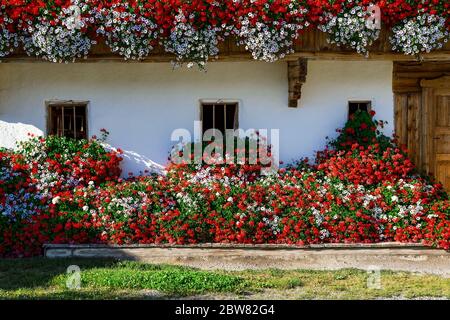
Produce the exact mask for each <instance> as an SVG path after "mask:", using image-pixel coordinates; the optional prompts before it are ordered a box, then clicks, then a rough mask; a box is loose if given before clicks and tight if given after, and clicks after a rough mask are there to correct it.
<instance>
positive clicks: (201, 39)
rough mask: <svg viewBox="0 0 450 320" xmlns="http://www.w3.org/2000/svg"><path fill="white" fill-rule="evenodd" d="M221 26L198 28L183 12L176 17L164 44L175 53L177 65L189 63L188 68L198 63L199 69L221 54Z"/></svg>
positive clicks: (168, 50)
mask: <svg viewBox="0 0 450 320" xmlns="http://www.w3.org/2000/svg"><path fill="white" fill-rule="evenodd" d="M219 31H221V28H215V27H211V26H208V27H206V28H205V29H201V30H197V29H195V28H194V27H193V26H192V25H191V24H190V23H188V22H187V19H186V16H185V15H184V13H183V12H181V11H180V12H179V14H178V15H177V16H176V17H175V27H174V28H173V30H172V32H171V34H170V36H169V38H167V39H164V41H163V45H164V48H165V49H166V51H167V52H171V53H174V54H175V55H176V57H177V61H176V62H174V65H175V66H177V67H178V66H181V65H182V64H183V63H185V62H186V63H187V67H188V68H192V67H193V66H194V64H197V66H198V67H199V69H201V70H203V69H205V66H206V63H207V61H208V59H209V57H217V55H218V54H219V48H218V44H219V36H218V32H219Z"/></svg>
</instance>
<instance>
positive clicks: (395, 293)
mask: <svg viewBox="0 0 450 320" xmlns="http://www.w3.org/2000/svg"><path fill="white" fill-rule="evenodd" d="M70 265H77V266H79V267H80V269H81V286H80V288H79V289H68V288H67V286H66V283H67V280H68V277H69V276H68V274H67V273H66V271H67V267H68V266H70ZM368 276H369V275H368V273H367V272H365V271H361V270H350V269H348V270H339V271H310V270H294V271H285V270H275V269H271V270H261V271H236V272H227V271H214V272H213V271H202V270H198V269H192V268H185V267H175V266H167V265H166V266H162V265H151V264H144V263H138V262H130V261H127V262H119V261H114V260H105V259H102V260H99V259H58V260H50V259H44V258H33V259H20V260H0V299H168V298H206V299H236V298H238V299H376V298H447V299H450V279H448V278H447V279H446V278H442V277H439V276H431V275H417V274H410V273H405V272H390V271H382V272H381V283H380V284H381V288H378V289H375V288H372V289H369V288H368V287H367V279H368Z"/></svg>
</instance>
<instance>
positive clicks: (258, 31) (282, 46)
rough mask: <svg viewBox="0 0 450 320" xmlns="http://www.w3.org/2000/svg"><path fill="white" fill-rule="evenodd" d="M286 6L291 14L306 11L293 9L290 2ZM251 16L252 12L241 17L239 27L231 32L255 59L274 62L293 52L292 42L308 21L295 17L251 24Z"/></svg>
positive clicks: (238, 43) (304, 11)
mask: <svg viewBox="0 0 450 320" xmlns="http://www.w3.org/2000/svg"><path fill="white" fill-rule="evenodd" d="M288 7H289V9H290V10H291V12H290V13H291V14H292V15H298V14H306V13H307V12H308V10H307V9H303V8H300V9H294V6H293V4H292V3H291V4H290V5H289V6H288ZM253 17H254V14H253V13H249V14H248V16H244V17H241V18H240V23H239V26H240V27H239V28H235V29H234V30H233V33H234V34H235V35H236V36H237V39H238V41H237V45H239V46H240V45H244V46H245V49H246V50H248V51H250V52H251V54H252V56H253V58H254V59H255V60H262V61H266V62H274V61H277V60H279V59H283V58H284V57H285V56H286V55H288V54H291V53H293V52H294V49H293V44H294V41H295V40H296V39H297V38H298V36H299V32H300V31H301V30H302V29H304V28H306V27H308V26H309V22H307V21H304V20H303V19H297V21H296V22H295V23H287V22H285V21H283V22H278V21H274V22H272V23H270V24H267V23H263V22H256V24H255V25H252V24H251V22H250V19H251V18H253Z"/></svg>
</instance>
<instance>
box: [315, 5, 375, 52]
mask: <svg viewBox="0 0 450 320" xmlns="http://www.w3.org/2000/svg"><path fill="white" fill-rule="evenodd" d="M369 7H370V5H369ZM368 17H369V13H368V12H367V10H366V9H365V8H364V7H361V6H354V7H352V8H350V9H349V8H346V7H344V9H343V10H342V11H341V12H340V13H339V14H338V15H337V16H333V15H331V14H330V13H328V14H326V17H325V19H324V21H325V22H324V23H323V24H320V25H319V29H320V30H321V31H323V32H325V33H328V36H329V37H328V42H330V43H334V44H336V45H338V46H341V45H344V46H348V47H350V48H352V49H355V50H356V51H357V52H358V53H360V54H364V55H365V56H368V54H369V52H368V50H367V48H368V47H369V46H370V45H371V44H372V43H373V42H374V41H375V40H377V39H378V37H379V36H380V30H379V29H376V28H368V27H367V24H366V21H367V18H368Z"/></svg>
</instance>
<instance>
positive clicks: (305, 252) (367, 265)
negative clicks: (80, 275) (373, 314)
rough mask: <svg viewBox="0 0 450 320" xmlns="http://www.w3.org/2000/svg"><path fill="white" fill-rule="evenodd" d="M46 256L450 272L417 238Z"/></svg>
mask: <svg viewBox="0 0 450 320" xmlns="http://www.w3.org/2000/svg"><path fill="white" fill-rule="evenodd" d="M44 250H45V257H47V258H115V259H124V260H137V261H142V262H149V263H154V264H172V265H182V266H189V267H196V268H200V269H206V270H211V269H224V270H245V269H269V268H277V269H285V270H289V269H290V270H292V269H311V270H337V269H343V268H357V269H365V270H377V269H379V270H396V271H408V272H419V273H430V274H438V275H443V276H445V277H450V252H448V251H445V250H441V249H432V248H426V247H423V246H421V245H420V244H413V243H392V242H387V243H376V244H322V245H310V246H305V247H298V246H290V245H239V244H199V245H190V246H180V245H98V244H92V245H69V244H46V245H44Z"/></svg>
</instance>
